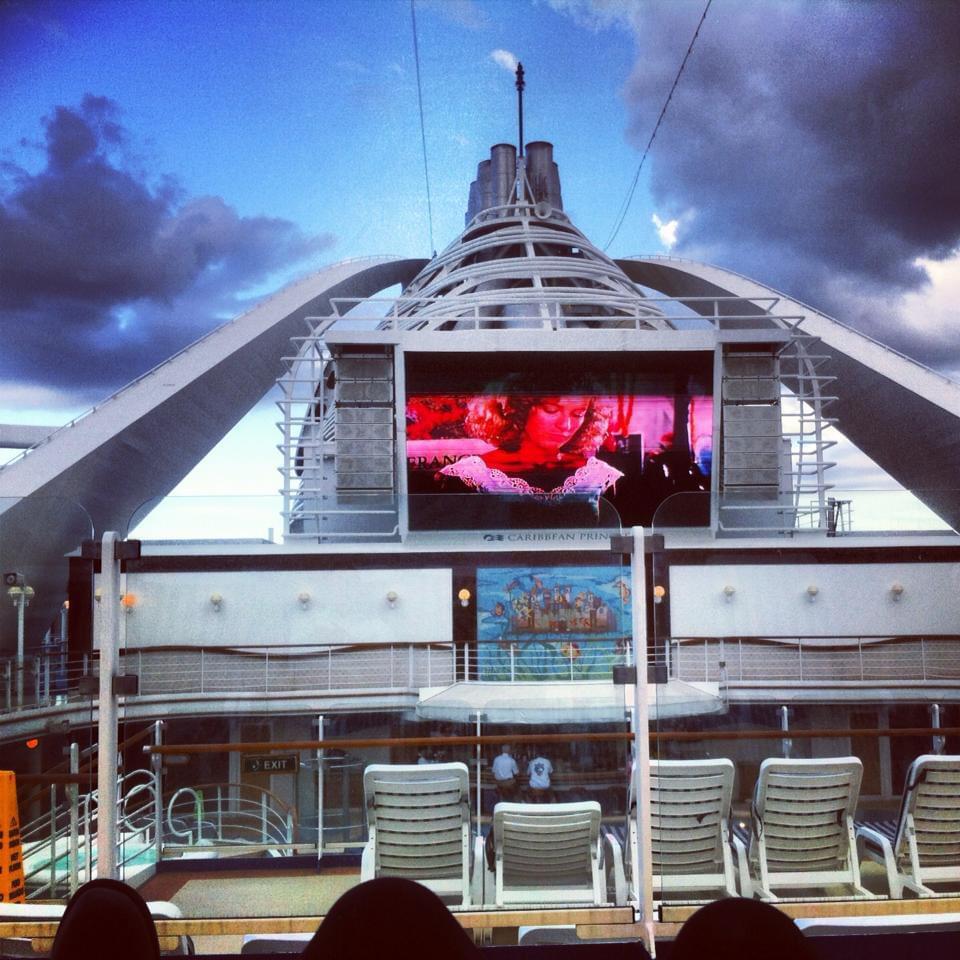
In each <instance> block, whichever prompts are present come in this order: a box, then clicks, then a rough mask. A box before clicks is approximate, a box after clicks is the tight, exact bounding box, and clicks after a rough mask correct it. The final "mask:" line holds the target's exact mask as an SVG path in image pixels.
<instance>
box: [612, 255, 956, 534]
mask: <svg viewBox="0 0 960 960" xmlns="http://www.w3.org/2000/svg"><path fill="white" fill-rule="evenodd" d="M617 264H618V266H620V267H621V268H622V269H623V270H624V272H625V273H626V274H627V276H629V277H630V278H631V279H633V280H634V281H636V282H638V283H642V284H643V285H644V286H647V287H651V288H653V289H655V290H658V291H661V292H663V293H664V294H665V295H667V296H674V297H678V298H681V299H682V298H685V297H698V296H708V297H712V296H721V297H723V296H726V297H731V296H732V297H737V298H742V299H740V300H738V303H739V304H740V307H739V309H741V311H742V313H744V314H747V313H748V312H749V313H753V314H754V315H755V316H756V317H757V320H758V322H759V323H762V322H763V316H764V314H765V313H766V310H765V308H764V307H762V306H758V303H760V302H762V301H763V300H764V299H765V298H769V297H771V296H774V297H777V298H778V299H779V301H780V306H779V308H778V309H779V310H780V311H781V312H784V313H790V314H794V315H796V316H802V317H803V330H804V332H805V333H806V334H807V335H810V336H813V337H815V338H818V339H819V340H820V342H821V343H822V344H823V346H824V347H825V349H824V351H823V353H824V354H827V356H824V357H823V358H822V362H821V364H820V366H819V367H818V369H817V376H818V377H820V378H821V379H829V380H832V381H833V383H832V389H831V393H832V394H833V395H834V396H833V404H834V406H833V407H832V408H831V414H832V416H831V418H830V420H831V421H832V422H834V423H835V424H836V427H837V429H838V430H839V431H840V432H841V433H842V434H843V435H844V436H845V437H846V438H847V439H848V440H850V442H851V443H853V444H854V445H855V446H856V447H857V448H859V449H860V450H861V451H862V452H863V453H865V454H866V455H867V456H868V457H870V458H871V459H872V460H874V461H875V462H876V463H877V464H878V465H879V466H880V467H881V468H882V469H883V470H884V471H885V472H886V473H888V474H889V475H890V476H891V477H892V478H893V479H894V480H895V481H897V482H898V483H900V484H902V485H903V486H904V487H905V488H906V489H907V490H909V491H910V492H911V493H913V494H914V495H915V496H916V497H917V499H918V500H920V501H921V502H923V503H924V504H925V505H926V506H927V507H929V508H930V509H931V510H932V511H933V512H934V513H935V514H936V515H937V516H939V517H940V518H941V519H942V520H944V521H945V522H946V523H948V524H949V525H950V526H951V527H952V528H953V529H954V530H960V496H958V486H960V485H958V480H957V478H958V477H960V384H958V383H956V382H955V381H953V380H950V379H948V378H947V377H944V376H943V375H941V374H939V373H937V372H936V371H934V370H930V369H929V368H927V367H924V366H923V365H922V364H919V363H917V362H916V361H914V360H911V359H910V358H909V357H905V356H903V355H902V354H900V353H897V352H896V351H895V350H891V349H890V348H889V347H886V346H884V345H883V344H881V343H879V342H877V341H876V340H873V339H871V338H870V337H869V336H866V335H865V334H862V333H860V332H859V331H857V330H854V329H853V328H852V327H849V326H847V325H846V324H844V323H842V322H841V321H838V320H835V319H834V318H832V317H829V316H827V315H826V314H824V313H821V312H820V311H818V310H815V309H814V308H813V307H810V306H808V305H806V304H804V303H801V302H800V301H798V300H795V299H792V298H790V297H787V296H786V295H785V294H782V293H780V292H779V291H777V290H775V289H773V288H772V287H768V286H766V285H765V284H762V283H759V282H758V281H756V280H752V279H750V278H749V277H745V276H743V275H742V274H738V273H735V272H733V271H730V270H726V269H723V268H721V267H715V266H712V265H710V264H705V263H698V262H696V261H693V260H684V259H681V258H678V257H636V258H630V259H624V260H618V261H617ZM691 305H692V306H693V307H694V309H696V304H694V303H693V301H691Z"/></svg>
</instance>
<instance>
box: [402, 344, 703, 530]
mask: <svg viewBox="0 0 960 960" xmlns="http://www.w3.org/2000/svg"><path fill="white" fill-rule="evenodd" d="M711 367H712V354H707V353H683V354H679V353H667V354H664V353H658V354H646V353H645V354H629V353H627V354H619V355H610V354H584V353H576V354H572V355H571V354H547V355H543V356H533V355H531V354H515V353H497V354H487V355H477V354H414V355H408V357H407V370H406V376H407V397H406V451H407V488H408V492H409V494H410V495H411V496H410V499H409V523H410V527H411V529H414V530H417V529H420V530H422V529H491V528H506V529H517V528H523V527H538V528H542V527H572V526H575V527H576V526H597V525H600V526H604V527H609V526H616V525H617V523H618V522H619V523H620V524H622V525H623V526H632V525H635V524H642V525H644V526H649V525H650V523H651V521H652V519H653V516H654V513H655V512H656V510H657V507H659V505H660V504H661V503H663V501H664V500H665V499H667V498H668V497H669V496H671V495H672V494H674V493H684V492H690V491H706V490H709V489H710V471H711V463H712V459H713V451H712V436H713V402H712V386H711ZM611 508H612V509H611Z"/></svg>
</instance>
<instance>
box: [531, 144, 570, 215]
mask: <svg viewBox="0 0 960 960" xmlns="http://www.w3.org/2000/svg"><path fill="white" fill-rule="evenodd" d="M526 155H527V181H528V182H529V184H530V189H531V191H532V192H533V199H534V201H535V202H537V203H539V202H546V203H549V204H550V206H551V207H553V209H554V210H562V209H563V199H562V197H561V196H560V169H559V168H558V167H557V165H556V164H555V163H554V162H553V144H552V143H547V141H546V140H534V141H533V142H532V143H528V144H527V149H526Z"/></svg>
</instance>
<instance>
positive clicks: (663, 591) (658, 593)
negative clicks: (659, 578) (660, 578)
mask: <svg viewBox="0 0 960 960" xmlns="http://www.w3.org/2000/svg"><path fill="white" fill-rule="evenodd" d="M666 595H667V588H666V587H662V586H660V584H659V583H658V584H657V585H656V586H655V587H654V588H653V602H654V603H663V598H664V597H665V596H666Z"/></svg>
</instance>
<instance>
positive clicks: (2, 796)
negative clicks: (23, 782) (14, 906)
mask: <svg viewBox="0 0 960 960" xmlns="http://www.w3.org/2000/svg"><path fill="white" fill-rule="evenodd" d="M25 900H26V888H25V887H24V885H23V861H22V859H21V856H20V817H19V815H18V813H17V776H16V774H15V773H14V772H13V771H12V770H0V903H23V902H24V901H25Z"/></svg>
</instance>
